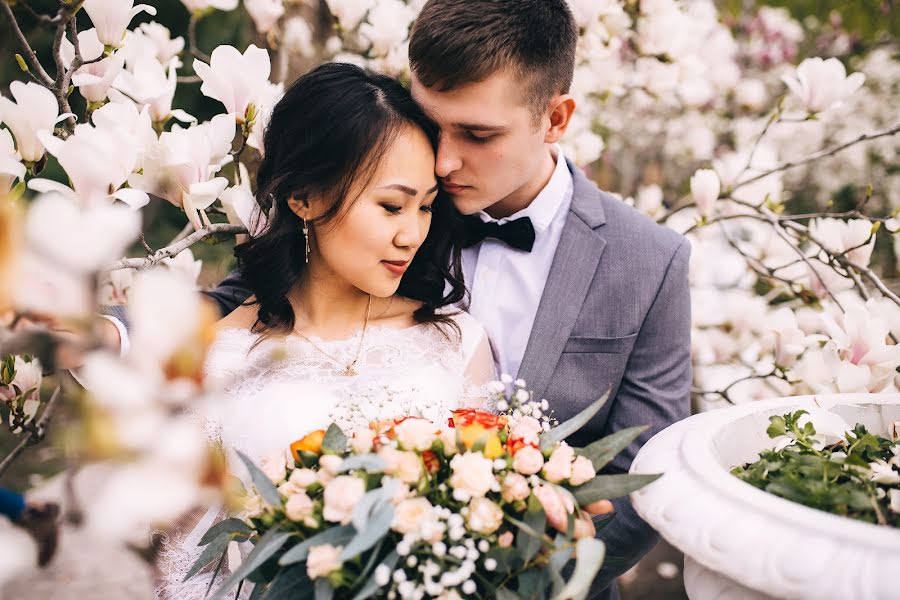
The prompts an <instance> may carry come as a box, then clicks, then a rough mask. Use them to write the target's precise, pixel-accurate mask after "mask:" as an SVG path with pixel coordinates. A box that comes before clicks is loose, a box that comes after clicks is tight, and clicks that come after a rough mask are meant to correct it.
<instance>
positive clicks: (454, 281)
mask: <svg viewBox="0 0 900 600" xmlns="http://www.w3.org/2000/svg"><path fill="white" fill-rule="evenodd" d="M410 126H411V127H415V128H418V129H420V130H422V131H423V132H424V133H425V135H426V136H427V137H428V140H429V141H430V142H431V145H432V148H434V149H435V152H436V151H437V140H438V128H437V126H436V125H435V123H434V122H433V121H431V120H430V119H429V118H428V117H427V116H426V115H425V113H424V112H422V109H421V108H419V106H418V105H416V103H415V102H414V101H413V99H412V97H411V96H410V94H409V92H408V91H407V90H406V89H405V88H404V87H403V86H402V85H400V83H398V82H397V81H395V80H394V79H391V78H390V77H387V76H385V75H379V74H375V73H371V72H368V71H366V70H363V69H361V68H359V67H357V66H354V65H350V64H342V63H327V64H324V65H321V66H319V67H317V68H315V69H313V70H312V71H310V72H309V73H307V74H305V75H303V76H302V77H300V78H299V79H297V80H296V81H295V82H294V83H293V84H292V85H291V86H290V88H289V89H288V90H287V91H286V92H285V94H284V96H283V97H282V99H281V100H280V101H279V102H278V103H277V104H276V105H275V107H274V109H273V111H272V116H271V119H270V120H269V124H268V126H267V127H266V130H265V135H264V138H263V159H262V162H261V163H260V166H259V171H258V173H257V178H256V200H257V203H258V204H259V206H260V207H261V208H262V211H263V213H269V220H268V222H267V224H266V225H265V229H264V231H263V232H262V233H260V234H259V235H258V236H257V237H251V238H250V239H249V241H247V242H245V243H243V244H241V245H239V246H237V247H236V248H235V251H234V253H235V256H236V258H237V266H238V269H239V270H240V273H241V277H242V278H243V279H244V281H246V282H247V284H248V286H249V288H250V290H251V291H252V293H253V295H254V296H255V298H256V300H255V302H251V303H250V304H255V305H257V306H258V321H257V322H256V324H255V325H254V331H261V332H264V333H265V334H266V335H271V334H288V333H290V332H291V331H292V330H293V327H294V310H293V308H292V307H291V304H290V302H289V301H288V298H287V296H288V292H289V291H290V290H291V288H292V287H293V286H294V285H295V284H296V283H297V281H298V280H299V279H300V278H301V277H302V276H303V272H304V269H305V267H306V262H305V248H306V240H305V239H304V236H303V232H302V229H301V225H302V224H301V219H300V217H298V216H297V215H296V214H294V212H293V211H292V210H291V209H290V207H289V206H288V200H289V199H290V198H291V197H292V196H294V197H300V198H302V197H306V196H318V197H322V198H325V199H326V201H327V202H328V205H327V208H326V210H325V212H324V213H323V214H322V216H321V217H319V218H317V219H316V220H315V221H309V224H310V225H311V226H315V225H316V224H320V223H325V222H328V221H330V220H332V219H334V218H335V217H336V216H337V215H338V214H340V212H341V210H342V208H343V207H344V206H345V204H347V203H352V202H355V201H356V200H357V198H358V194H357V195H356V197H352V198H351V197H350V196H351V193H353V190H362V189H364V188H365V187H366V183H367V182H368V181H369V180H370V179H371V178H372V177H373V176H374V174H375V172H376V170H377V169H378V166H379V164H380V160H381V157H382V156H383V155H384V154H385V152H386V151H387V150H388V148H389V147H390V145H391V143H392V141H393V140H394V139H395V138H396V136H397V135H398V134H399V133H400V132H401V131H402V130H403V129H404V128H406V127H410ZM270 209H273V210H270ZM459 223H460V217H459V213H458V212H457V211H456V209H455V208H454V206H453V203H452V202H450V200H449V198H447V197H446V196H445V195H444V194H443V192H438V196H437V198H436V199H435V202H434V204H433V216H432V220H431V228H430V230H429V232H428V236H427V237H426V238H425V241H424V242H423V243H422V245H421V246H420V247H419V249H418V252H417V253H416V255H415V258H414V259H413V261H412V262H411V263H410V266H409V268H408V269H407V271H406V273H405V274H404V276H403V278H402V279H401V280H400V287H399V289H398V290H397V293H398V294H399V295H401V296H403V297H406V298H410V299H412V300H417V301H419V302H421V303H422V306H421V308H419V309H418V310H417V311H416V312H415V313H414V318H415V319H416V321H417V322H419V323H435V324H438V325H441V324H446V325H449V326H450V327H451V328H453V329H455V330H456V331H458V329H457V328H456V327H455V325H456V324H455V323H454V322H453V321H452V320H451V319H449V317H448V316H447V315H445V314H442V313H438V312H436V311H437V309H439V308H441V307H444V306H447V305H450V304H454V303H457V302H459V301H461V300H462V299H463V297H464V296H465V287H464V285H463V281H462V269H461V266H460V265H461V260H460V251H459V245H458V244H457V243H456V241H457V239H458V233H457V232H458V228H459Z"/></svg>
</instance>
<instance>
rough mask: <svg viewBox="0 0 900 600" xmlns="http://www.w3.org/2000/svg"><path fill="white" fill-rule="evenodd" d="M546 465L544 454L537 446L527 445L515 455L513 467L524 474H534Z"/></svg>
mask: <svg viewBox="0 0 900 600" xmlns="http://www.w3.org/2000/svg"><path fill="white" fill-rule="evenodd" d="M543 466H544V455H543V454H541V451H540V450H538V449H537V448H532V447H531V446H525V447H524V448H522V449H521V450H519V451H518V452H516V455H515V456H514V457H513V469H515V470H516V471H518V472H519V473H521V474H522V475H534V474H535V473H537V472H538V471H540V470H541V467H543Z"/></svg>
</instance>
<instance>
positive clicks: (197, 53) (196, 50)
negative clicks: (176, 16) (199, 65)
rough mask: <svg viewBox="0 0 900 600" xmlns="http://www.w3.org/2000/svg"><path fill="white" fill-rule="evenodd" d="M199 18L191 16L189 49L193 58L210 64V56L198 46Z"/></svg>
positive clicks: (194, 15)
mask: <svg viewBox="0 0 900 600" xmlns="http://www.w3.org/2000/svg"><path fill="white" fill-rule="evenodd" d="M198 20H199V19H198V18H197V15H196V14H192V15H191V20H190V21H189V22H188V49H189V51H190V53H191V56H193V57H194V58H199V59H200V60H202V61H203V62H206V63H208V62H209V55H208V54H206V53H204V52H203V51H201V50H200V47H199V46H197V21H198Z"/></svg>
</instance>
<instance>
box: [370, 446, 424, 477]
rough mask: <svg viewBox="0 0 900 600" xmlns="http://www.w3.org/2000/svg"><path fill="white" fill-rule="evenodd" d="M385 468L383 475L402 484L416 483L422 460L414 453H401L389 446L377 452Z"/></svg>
mask: <svg viewBox="0 0 900 600" xmlns="http://www.w3.org/2000/svg"><path fill="white" fill-rule="evenodd" d="M378 455H379V456H381V458H383V459H384V462H385V463H387V466H386V467H385V469H384V472H385V474H387V475H393V476H394V477H396V478H397V479H399V480H400V481H402V482H404V483H416V482H417V481H419V478H420V477H421V476H422V459H421V458H419V455H418V454H416V453H414V452H402V451H400V450H397V449H396V448H392V447H391V446H384V447H383V448H381V450H379V451H378Z"/></svg>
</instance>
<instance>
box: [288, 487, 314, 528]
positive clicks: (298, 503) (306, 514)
mask: <svg viewBox="0 0 900 600" xmlns="http://www.w3.org/2000/svg"><path fill="white" fill-rule="evenodd" d="M284 514H286V515H287V518H288V519H290V520H291V521H306V520H307V519H309V518H310V517H312V514H313V501H312V499H310V497H309V496H307V495H306V492H297V493H296V494H294V495H293V496H291V497H289V498H288V501H287V502H285V504H284Z"/></svg>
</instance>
